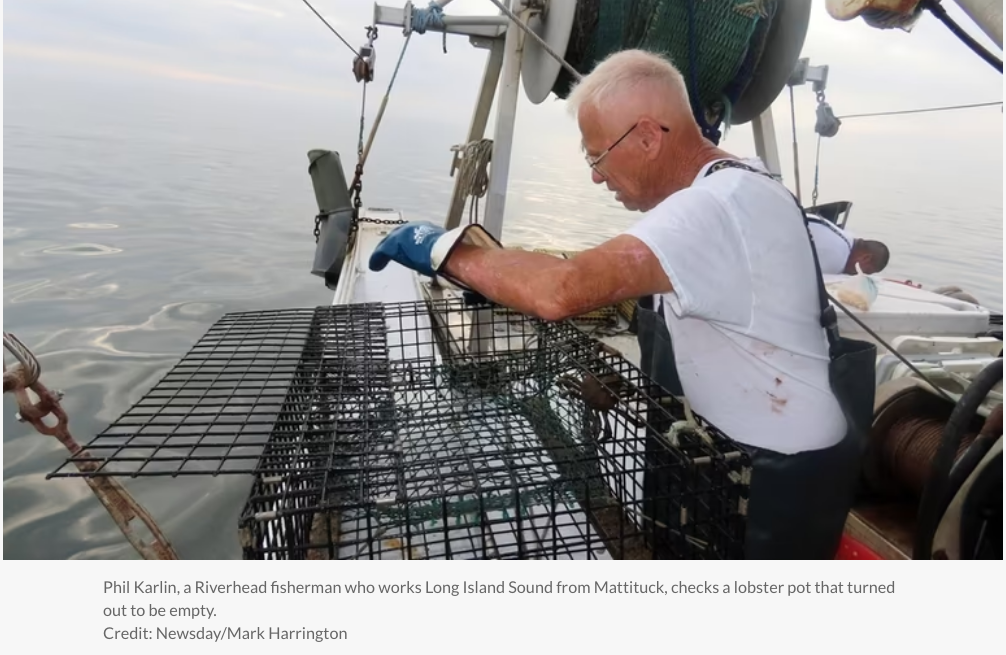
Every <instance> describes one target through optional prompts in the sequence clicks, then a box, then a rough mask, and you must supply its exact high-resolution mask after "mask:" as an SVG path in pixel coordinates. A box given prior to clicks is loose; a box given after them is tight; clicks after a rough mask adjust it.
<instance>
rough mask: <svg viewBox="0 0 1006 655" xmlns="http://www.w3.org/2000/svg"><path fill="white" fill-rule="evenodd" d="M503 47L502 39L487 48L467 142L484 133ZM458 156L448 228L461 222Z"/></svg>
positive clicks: (496, 83) (455, 157)
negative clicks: (484, 65)
mask: <svg viewBox="0 0 1006 655" xmlns="http://www.w3.org/2000/svg"><path fill="white" fill-rule="evenodd" d="M504 47H505V44H504V41H503V40H502V39H496V40H495V41H493V44H492V46H491V49H490V50H489V57H488V58H487V59H486V69H485V73H484V74H483V76H482V88H481V89H479V99H478V102H477V103H476V105H475V111H474V112H473V113H472V122H471V126H470V127H469V128H468V141H467V142H468V143H471V142H472V141H476V140H478V139H481V138H482V137H483V136H484V135H485V133H486V124H487V123H488V122H489V111H490V110H491V109H492V106H493V96H495V95H496V87H497V85H499V80H500V70H501V69H502V68H503V49H504ZM460 159H461V158H460V156H459V155H458V154H457V153H455V155H454V163H453V165H452V167H451V170H452V171H453V172H454V173H455V174H456V177H455V179H454V195H453V197H452V198H451V206H450V209H448V210H447V221H446V222H445V223H444V227H445V228H447V229H448V230H451V229H453V228H456V227H457V226H458V225H460V224H461V214H462V212H464V209H465V205H464V192H465V190H464V189H462V188H461V176H460V175H457V173H458V171H459V168H458V163H459V162H460Z"/></svg>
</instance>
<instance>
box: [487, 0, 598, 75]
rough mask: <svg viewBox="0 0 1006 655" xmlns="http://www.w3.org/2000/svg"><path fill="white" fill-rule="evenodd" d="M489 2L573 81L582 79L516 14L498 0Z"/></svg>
mask: <svg viewBox="0 0 1006 655" xmlns="http://www.w3.org/2000/svg"><path fill="white" fill-rule="evenodd" d="M489 2H491V3H493V4H494V5H496V6H497V7H498V8H499V10H500V11H502V12H503V13H504V14H506V17H507V18H509V19H510V20H511V21H513V22H514V23H516V25H517V27H519V28H520V29H522V30H524V33H525V34H527V35H528V36H530V37H531V38H532V39H534V40H535V41H537V42H538V45H540V46H541V47H542V50H544V51H545V52H547V53H548V54H549V55H551V57H552V58H553V59H555V60H556V61H557V62H559V64H560V65H561V66H562V67H563V68H565V69H566V70H567V71H568V72H569V74H570V75H572V76H573V78H574V79H576V80H577V81H579V80H582V79H583V75H581V74H580V72H579V71H578V70H576V69H575V68H573V67H572V66H571V65H570V64H569V62H567V61H566V60H565V59H563V57H562V55H560V54H559V53H557V52H556V51H555V50H553V49H552V47H551V46H550V45H549V44H547V43H545V40H544V39H542V38H541V37H540V36H538V35H537V34H535V32H534V30H532V29H531V28H530V27H528V26H527V24H526V23H524V21H522V20H521V19H520V18H519V17H518V16H517V15H516V14H514V13H513V12H512V11H510V10H509V9H507V7H506V6H505V5H504V4H503V3H502V2H500V0H489Z"/></svg>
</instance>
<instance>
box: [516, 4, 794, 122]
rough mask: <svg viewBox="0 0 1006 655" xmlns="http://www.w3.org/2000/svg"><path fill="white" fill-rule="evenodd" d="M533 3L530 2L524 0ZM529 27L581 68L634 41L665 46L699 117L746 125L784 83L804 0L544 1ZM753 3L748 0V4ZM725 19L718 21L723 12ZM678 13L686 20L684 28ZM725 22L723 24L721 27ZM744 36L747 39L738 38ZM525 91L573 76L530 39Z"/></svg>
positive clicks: (567, 82) (554, 86)
mask: <svg viewBox="0 0 1006 655" xmlns="http://www.w3.org/2000/svg"><path fill="white" fill-rule="evenodd" d="M529 4H531V3H529ZM537 4H541V5H542V9H541V11H540V12H538V13H537V14H536V15H535V16H533V17H532V18H531V19H530V20H529V22H528V25H529V27H530V28H531V29H532V30H533V31H534V32H535V34H537V35H538V36H540V37H541V38H542V39H543V40H544V41H545V42H546V43H547V44H548V45H549V46H550V47H551V48H552V49H553V50H555V51H556V52H558V53H563V54H564V58H565V59H566V61H568V62H569V63H570V65H572V66H573V67H574V68H575V69H576V70H577V71H579V72H580V73H581V74H583V75H586V74H587V73H589V72H590V71H591V70H592V69H593V68H594V66H595V65H596V64H597V63H598V62H599V61H601V60H602V59H604V58H605V57H606V56H607V55H608V54H611V53H613V52H616V51H618V50H624V49H628V48H640V49H644V50H650V51H660V52H663V53H664V54H669V55H671V57H672V60H674V61H675V65H677V66H678V68H679V69H680V70H681V71H682V73H683V74H685V78H686V83H687V84H688V87H689V93H690V94H691V95H692V96H693V98H694V97H698V98H699V101H700V104H701V108H702V114H703V115H701V116H697V118H698V119H700V121H699V122H700V124H701V123H702V122H703V121H704V120H705V121H708V122H709V123H710V124H713V125H716V124H719V123H721V122H726V123H727V124H729V125H741V124H744V123H747V122H749V121H751V120H753V119H754V118H756V117H757V116H758V115H759V114H761V113H762V112H763V111H765V110H766V109H767V108H768V107H769V106H770V105H771V104H772V102H773V101H774V100H775V98H776V97H777V96H778V95H779V93H780V92H781V91H782V90H783V88H784V87H785V85H786V81H787V80H788V79H789V77H790V75H791V74H792V72H793V70H794V67H795V66H796V64H797V59H798V57H799V55H800V51H801V49H802V48H803V43H804V39H805V37H806V33H807V27H808V24H809V20H810V8H811V2H810V0H791V1H785V2H761V3H739V4H738V3H736V2H733V1H732V0H703V1H702V2H699V1H698V0H546V1H544V2H541V3H537ZM748 5H750V6H748ZM724 17H726V18H727V19H729V20H730V21H732V23H731V24H730V25H729V26H724V25H723V24H721V23H722V20H723V18H724ZM679 18H687V20H686V21H684V22H686V23H689V25H688V26H687V27H684V26H683V25H682V21H679V20H678V19H679ZM724 27H729V28H730V30H728V31H724ZM745 39H747V41H745ZM521 77H522V81H523V87H524V93H525V95H526V96H527V98H528V99H529V100H530V101H531V102H532V103H534V104H541V103H542V102H544V101H545V99H546V98H548V97H549V96H550V95H552V94H555V95H556V96H557V97H559V98H565V97H566V95H567V94H568V92H569V90H570V88H571V87H572V83H573V81H574V80H573V79H572V76H571V75H570V74H569V73H568V72H567V71H565V70H563V68H562V66H561V65H560V64H559V62H557V61H556V60H555V59H554V58H553V57H552V56H550V55H549V54H548V53H547V52H546V51H545V49H544V48H543V47H542V46H541V45H540V44H538V43H537V42H536V41H535V40H534V39H526V40H525V44H524V61H523V64H522V74H521Z"/></svg>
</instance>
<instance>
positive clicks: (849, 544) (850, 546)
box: [835, 534, 884, 559]
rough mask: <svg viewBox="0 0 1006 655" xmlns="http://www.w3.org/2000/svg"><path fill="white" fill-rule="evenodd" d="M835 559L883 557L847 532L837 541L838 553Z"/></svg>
mask: <svg viewBox="0 0 1006 655" xmlns="http://www.w3.org/2000/svg"><path fill="white" fill-rule="evenodd" d="M835 559H884V558H883V557H881V556H880V555H878V554H877V553H875V552H873V551H872V550H870V549H869V548H867V547H866V546H864V545H863V544H862V543H860V542H859V541H856V540H855V539H853V538H852V537H850V536H849V535H847V534H843V535H842V540H841V541H840V542H838V553H837V554H836V555H835Z"/></svg>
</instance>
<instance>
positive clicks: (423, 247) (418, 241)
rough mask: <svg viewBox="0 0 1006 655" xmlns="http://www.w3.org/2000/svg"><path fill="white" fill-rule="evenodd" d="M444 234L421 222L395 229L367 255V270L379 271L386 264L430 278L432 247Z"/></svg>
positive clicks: (430, 224)
mask: <svg viewBox="0 0 1006 655" xmlns="http://www.w3.org/2000/svg"><path fill="white" fill-rule="evenodd" d="M446 233H447V230H445V229H444V228H442V227H437V226H436V225H434V224H433V223H429V222H426V221H421V222H418V223H406V224H405V225H399V226H398V227H396V228H395V229H394V230H392V231H391V234H389V235H388V236H386V237H384V239H382V240H381V243H379V244H378V245H377V247H376V248H374V252H373V253H372V254H371V255H370V270H372V271H383V270H384V269H385V267H386V266H387V265H388V262H391V261H396V262H398V263H399V264H401V265H402V266H404V267H405V268H411V269H412V270H414V271H417V272H419V273H422V274H423V275H429V276H430V277H433V276H434V275H436V274H437V271H436V268H435V267H434V264H433V247H434V246H435V245H436V243H437V241H438V240H439V239H440V237H442V236H444V234H446Z"/></svg>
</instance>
